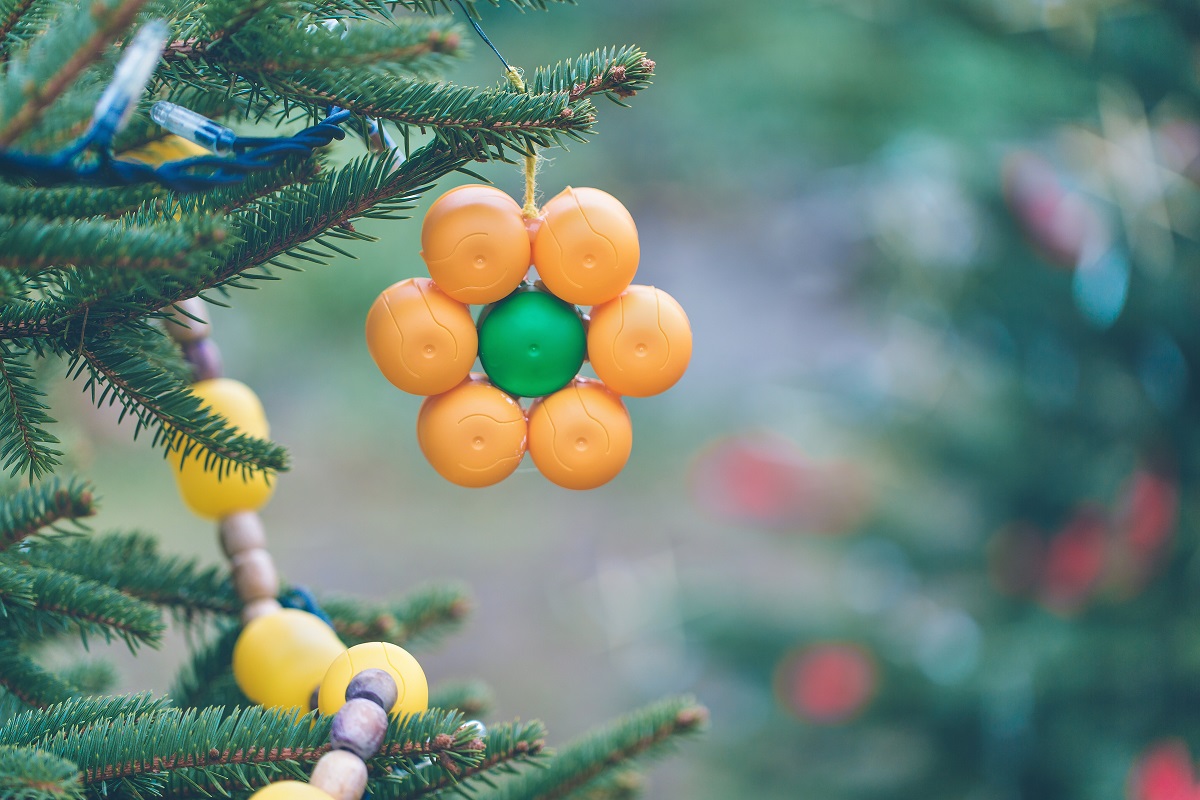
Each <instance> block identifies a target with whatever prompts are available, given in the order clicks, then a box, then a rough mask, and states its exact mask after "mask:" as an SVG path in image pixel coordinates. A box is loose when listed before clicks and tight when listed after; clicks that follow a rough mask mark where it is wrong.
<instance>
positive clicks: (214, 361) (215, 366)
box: [180, 339, 225, 381]
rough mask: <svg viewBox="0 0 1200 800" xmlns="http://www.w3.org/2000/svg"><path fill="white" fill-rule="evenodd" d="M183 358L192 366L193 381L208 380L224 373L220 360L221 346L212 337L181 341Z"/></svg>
mask: <svg viewBox="0 0 1200 800" xmlns="http://www.w3.org/2000/svg"><path fill="white" fill-rule="evenodd" d="M180 346H181V347H182V349H183V358H184V360H185V361H187V362H188V365H189V366H191V368H192V380H193V381H209V380H212V379H213V378H219V377H221V376H222V375H224V374H225V365H224V364H223V363H222V361H221V348H219V347H217V343H216V342H214V341H213V340H212V339H197V340H196V341H194V342H183V343H181V345H180Z"/></svg>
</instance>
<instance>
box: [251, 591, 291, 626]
mask: <svg viewBox="0 0 1200 800" xmlns="http://www.w3.org/2000/svg"><path fill="white" fill-rule="evenodd" d="M282 610H283V606H281V605H279V601H278V600H276V599H275V598H274V597H264V598H262V599H260V600H251V601H250V602H249V603H246V605H244V606H242V624H243V625H246V624H248V623H250V622H252V621H253V620H256V619H258V618H259V617H265V616H267V615H268V614H276V613H278V612H280V611H282Z"/></svg>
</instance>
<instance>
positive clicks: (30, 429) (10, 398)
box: [0, 342, 62, 480]
mask: <svg viewBox="0 0 1200 800" xmlns="http://www.w3.org/2000/svg"><path fill="white" fill-rule="evenodd" d="M31 355H32V353H31V351H30V350H28V349H26V348H23V347H21V345H20V343H17V342H13V343H0V466H2V468H3V469H4V470H6V471H7V472H8V473H9V474H10V475H21V474H27V475H28V476H29V479H30V480H36V479H37V478H40V477H41V476H43V475H46V474H48V473H50V472H52V471H53V470H54V468H55V467H57V466H59V465H60V464H61V463H62V460H61V459H62V451H61V450H58V449H57V448H56V447H55V446H54V445H57V444H58V438H57V437H56V436H54V434H52V433H50V431H49V430H48V427H49V426H50V425H52V424H53V423H54V419H53V418H52V417H51V416H50V415H49V414H48V413H46V412H47V411H48V410H49V406H47V405H46V404H45V403H44V402H42V401H43V399H44V398H45V397H46V394H45V392H43V391H42V390H41V389H40V388H38V386H37V378H36V375H35V374H34V371H33V366H32V364H30V363H29V357H30V356H31Z"/></svg>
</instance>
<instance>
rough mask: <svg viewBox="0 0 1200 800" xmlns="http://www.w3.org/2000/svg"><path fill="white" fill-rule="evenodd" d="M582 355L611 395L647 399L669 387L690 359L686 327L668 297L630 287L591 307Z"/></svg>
mask: <svg viewBox="0 0 1200 800" xmlns="http://www.w3.org/2000/svg"><path fill="white" fill-rule="evenodd" d="M587 341H588V359H589V360H590V361H591V362H592V368H593V369H595V370H596V375H597V377H599V378H600V380H602V381H604V385H605V386H607V387H608V388H609V389H612V390H613V391H614V392H616V393H617V394H621V395H627V396H629V397H649V396H650V395H652V394H658V393H659V392H665V391H666V390H667V389H670V388H671V387H672V386H674V385H675V382H676V381H678V380H679V379H680V378H681V377H682V376H683V373H684V370H686V369H687V365H688V362H689V361H690V360H691V358H692V328H691V326H690V325H689V324H688V318H687V314H685V313H683V308H682V307H681V306H680V305H679V303H677V302H676V301H675V298H674V297H671V295H669V294H667V293H666V292H664V291H663V290H662V289H656V288H654V287H653V286H630V287H629V288H628V289H626V290H625V291H624V292H622V293H621V294H620V295H619V296H618V297H615V298H613V299H612V300H609V301H608V302H607V303H602V304H601V305H598V306H596V307H594V308H593V309H592V313H591V322H590V323H589V324H588V337H587Z"/></svg>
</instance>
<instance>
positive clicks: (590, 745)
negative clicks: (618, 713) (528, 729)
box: [492, 698, 708, 800]
mask: <svg viewBox="0 0 1200 800" xmlns="http://www.w3.org/2000/svg"><path fill="white" fill-rule="evenodd" d="M707 719H708V712H707V711H706V710H705V709H704V707H703V706H698V705H696V703H695V702H694V701H693V700H692V699H691V698H671V699H668V700H662V701H659V702H658V703H655V704H654V705H651V706H648V707H646V708H643V709H641V710H639V711H635V712H633V713H632V714H628V715H626V716H624V717H621V718H620V719H618V720H616V721H615V722H613V723H612V724H610V725H609V726H608V727H607V728H604V729H601V730H599V731H596V732H594V733H591V734H589V735H587V736H585V737H583V738H582V739H580V740H579V741H577V742H575V743H574V744H571V745H569V746H567V747H566V748H565V749H563V750H562V752H560V753H558V754H557V755H556V756H555V757H554V759H553V760H552V761H551V762H550V765H549V766H548V767H547V768H546V769H544V770H537V771H535V772H526V773H524V774H522V775H521V776H520V777H518V778H516V779H515V780H512V781H509V782H508V783H505V784H504V785H503V786H501V787H500V789H499V791H497V792H495V793H494V795H493V798H492V800H518V798H520V800H553V798H560V797H566V796H568V795H570V794H571V793H572V792H574V791H575V790H577V789H580V788H582V787H584V786H586V785H588V784H589V783H591V782H592V781H593V780H596V779H597V778H599V777H600V776H602V775H604V774H605V773H607V772H609V771H610V770H612V769H614V768H615V767H619V766H621V765H622V764H624V763H625V762H627V761H628V760H629V759H631V758H635V757H638V756H642V755H645V754H647V753H651V752H653V751H655V750H658V749H660V748H661V747H662V745H664V744H665V743H667V742H669V741H671V740H672V739H674V738H675V737H676V736H679V735H680V734H686V733H692V732H694V731H697V730H699V729H700V728H701V727H702V726H703V725H704V723H705V722H706V721H707Z"/></svg>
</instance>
